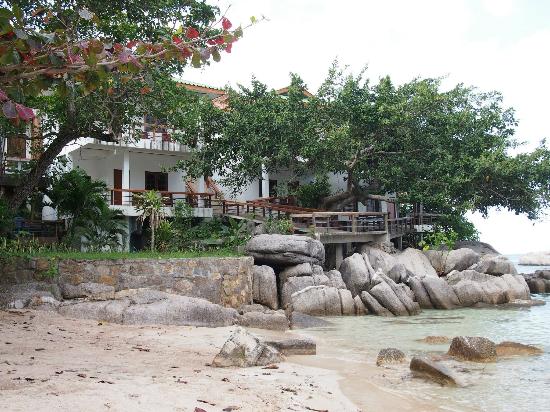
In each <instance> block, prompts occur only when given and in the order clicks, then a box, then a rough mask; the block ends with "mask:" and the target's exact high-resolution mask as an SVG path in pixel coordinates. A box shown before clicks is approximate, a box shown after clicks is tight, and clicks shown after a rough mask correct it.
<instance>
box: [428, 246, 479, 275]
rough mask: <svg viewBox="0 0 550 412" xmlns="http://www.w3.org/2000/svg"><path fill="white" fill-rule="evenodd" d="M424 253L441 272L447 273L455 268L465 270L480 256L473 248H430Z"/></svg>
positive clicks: (477, 260) (437, 270) (438, 271)
mask: <svg viewBox="0 0 550 412" xmlns="http://www.w3.org/2000/svg"><path fill="white" fill-rule="evenodd" d="M424 254H425V255H426V256H427V257H428V259H429V260H430V263H431V265H432V267H433V268H434V269H435V270H436V272H437V273H439V274H444V275H446V274H447V273H449V272H452V271H453V270H465V269H468V268H469V267H470V266H472V265H475V264H476V263H478V262H479V260H480V256H479V254H478V253H476V252H474V251H473V250H471V249H456V250H428V251H425V252H424Z"/></svg>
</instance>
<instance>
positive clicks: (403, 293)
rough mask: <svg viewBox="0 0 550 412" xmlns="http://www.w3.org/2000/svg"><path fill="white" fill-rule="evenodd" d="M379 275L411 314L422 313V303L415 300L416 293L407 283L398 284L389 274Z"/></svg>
mask: <svg viewBox="0 0 550 412" xmlns="http://www.w3.org/2000/svg"><path fill="white" fill-rule="evenodd" d="M378 276H379V277H380V278H382V280H383V281H384V282H385V283H386V284H387V285H388V286H389V287H390V288H391V290H392V292H393V293H394V294H395V296H396V297H397V298H398V299H399V301H400V302H401V303H402V304H403V306H404V307H405V309H407V312H408V314H409V315H417V314H419V313H420V305H419V304H418V303H417V302H415V301H414V293H413V292H412V290H411V289H410V288H409V287H408V286H407V285H405V284H402V283H400V284H397V283H396V282H394V281H393V279H391V278H390V277H389V276H386V275H384V274H383V273H378ZM377 286H378V285H377ZM371 294H372V289H371ZM379 301H380V300H379ZM388 309H389V308H388ZM394 314H395V313H394Z"/></svg>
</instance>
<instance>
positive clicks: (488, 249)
mask: <svg viewBox="0 0 550 412" xmlns="http://www.w3.org/2000/svg"><path fill="white" fill-rule="evenodd" d="M454 248H455V249H464V248H467V249H471V250H473V251H474V252H476V253H478V254H480V255H499V254H500V253H498V252H497V250H496V249H495V248H494V247H492V246H491V245H490V244H488V243H484V242H478V241H475V240H459V241H457V242H455V245H454Z"/></svg>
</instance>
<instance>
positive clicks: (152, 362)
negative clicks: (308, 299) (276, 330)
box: [0, 311, 359, 412]
mask: <svg viewBox="0 0 550 412" xmlns="http://www.w3.org/2000/svg"><path fill="white" fill-rule="evenodd" d="M229 329H230V328H212V329H207V328H195V327H174V326H139V327H138V326H136V327H132V326H122V325H116V324H106V323H101V322H99V323H98V322H97V321H84V320H73V319H66V318H63V317H60V316H59V315H57V314H54V313H48V312H37V311H8V312H0V336H1V338H0V410H3V411H37V410H40V411H53V410H55V411H74V410H79V411H101V410H105V411H107V410H109V411H128V410H133V411H152V410H155V411H195V408H200V409H198V410H199V411H200V410H204V411H207V412H214V411H231V410H235V411H236V410H238V411H280V410H289V411H323V410H329V411H357V410H359V409H358V408H357V407H356V406H355V405H354V404H353V403H352V402H351V401H350V400H349V399H348V398H347V397H346V396H344V395H343V393H342V392H341V391H340V389H339V386H338V384H337V382H338V379H339V376H338V375H337V374H336V373H335V372H333V371H331V370H328V369H323V368H317V367H311V366H304V365H299V364H297V363H295V362H293V361H292V357H291V358H289V361H288V362H284V363H282V364H280V365H278V369H262V368H260V367H255V368H247V369H233V368H230V369H218V368H212V367H210V366H208V364H209V362H210V361H211V360H212V358H213V357H214V355H215V354H216V353H217V352H218V351H219V348H220V347H221V346H222V344H223V343H224V341H225V340H226V339H227V337H228V335H229V331H230V330H229ZM255 332H256V331H255Z"/></svg>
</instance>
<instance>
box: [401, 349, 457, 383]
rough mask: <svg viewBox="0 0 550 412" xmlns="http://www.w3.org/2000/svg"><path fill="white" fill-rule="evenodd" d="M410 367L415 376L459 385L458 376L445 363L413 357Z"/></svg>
mask: <svg viewBox="0 0 550 412" xmlns="http://www.w3.org/2000/svg"><path fill="white" fill-rule="evenodd" d="M409 367H410V369H411V372H412V374H413V376H415V377H420V378H424V379H429V380H431V381H434V382H436V383H439V384H440V385H450V386H457V385H458V386H461V383H460V380H459V378H458V376H457V375H456V374H455V373H454V372H453V371H452V370H451V369H449V368H447V367H446V366H445V365H442V364H441V363H438V362H434V361H432V360H430V359H428V358H424V357H417V356H415V357H413V358H412V359H411V363H410V366H409Z"/></svg>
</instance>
